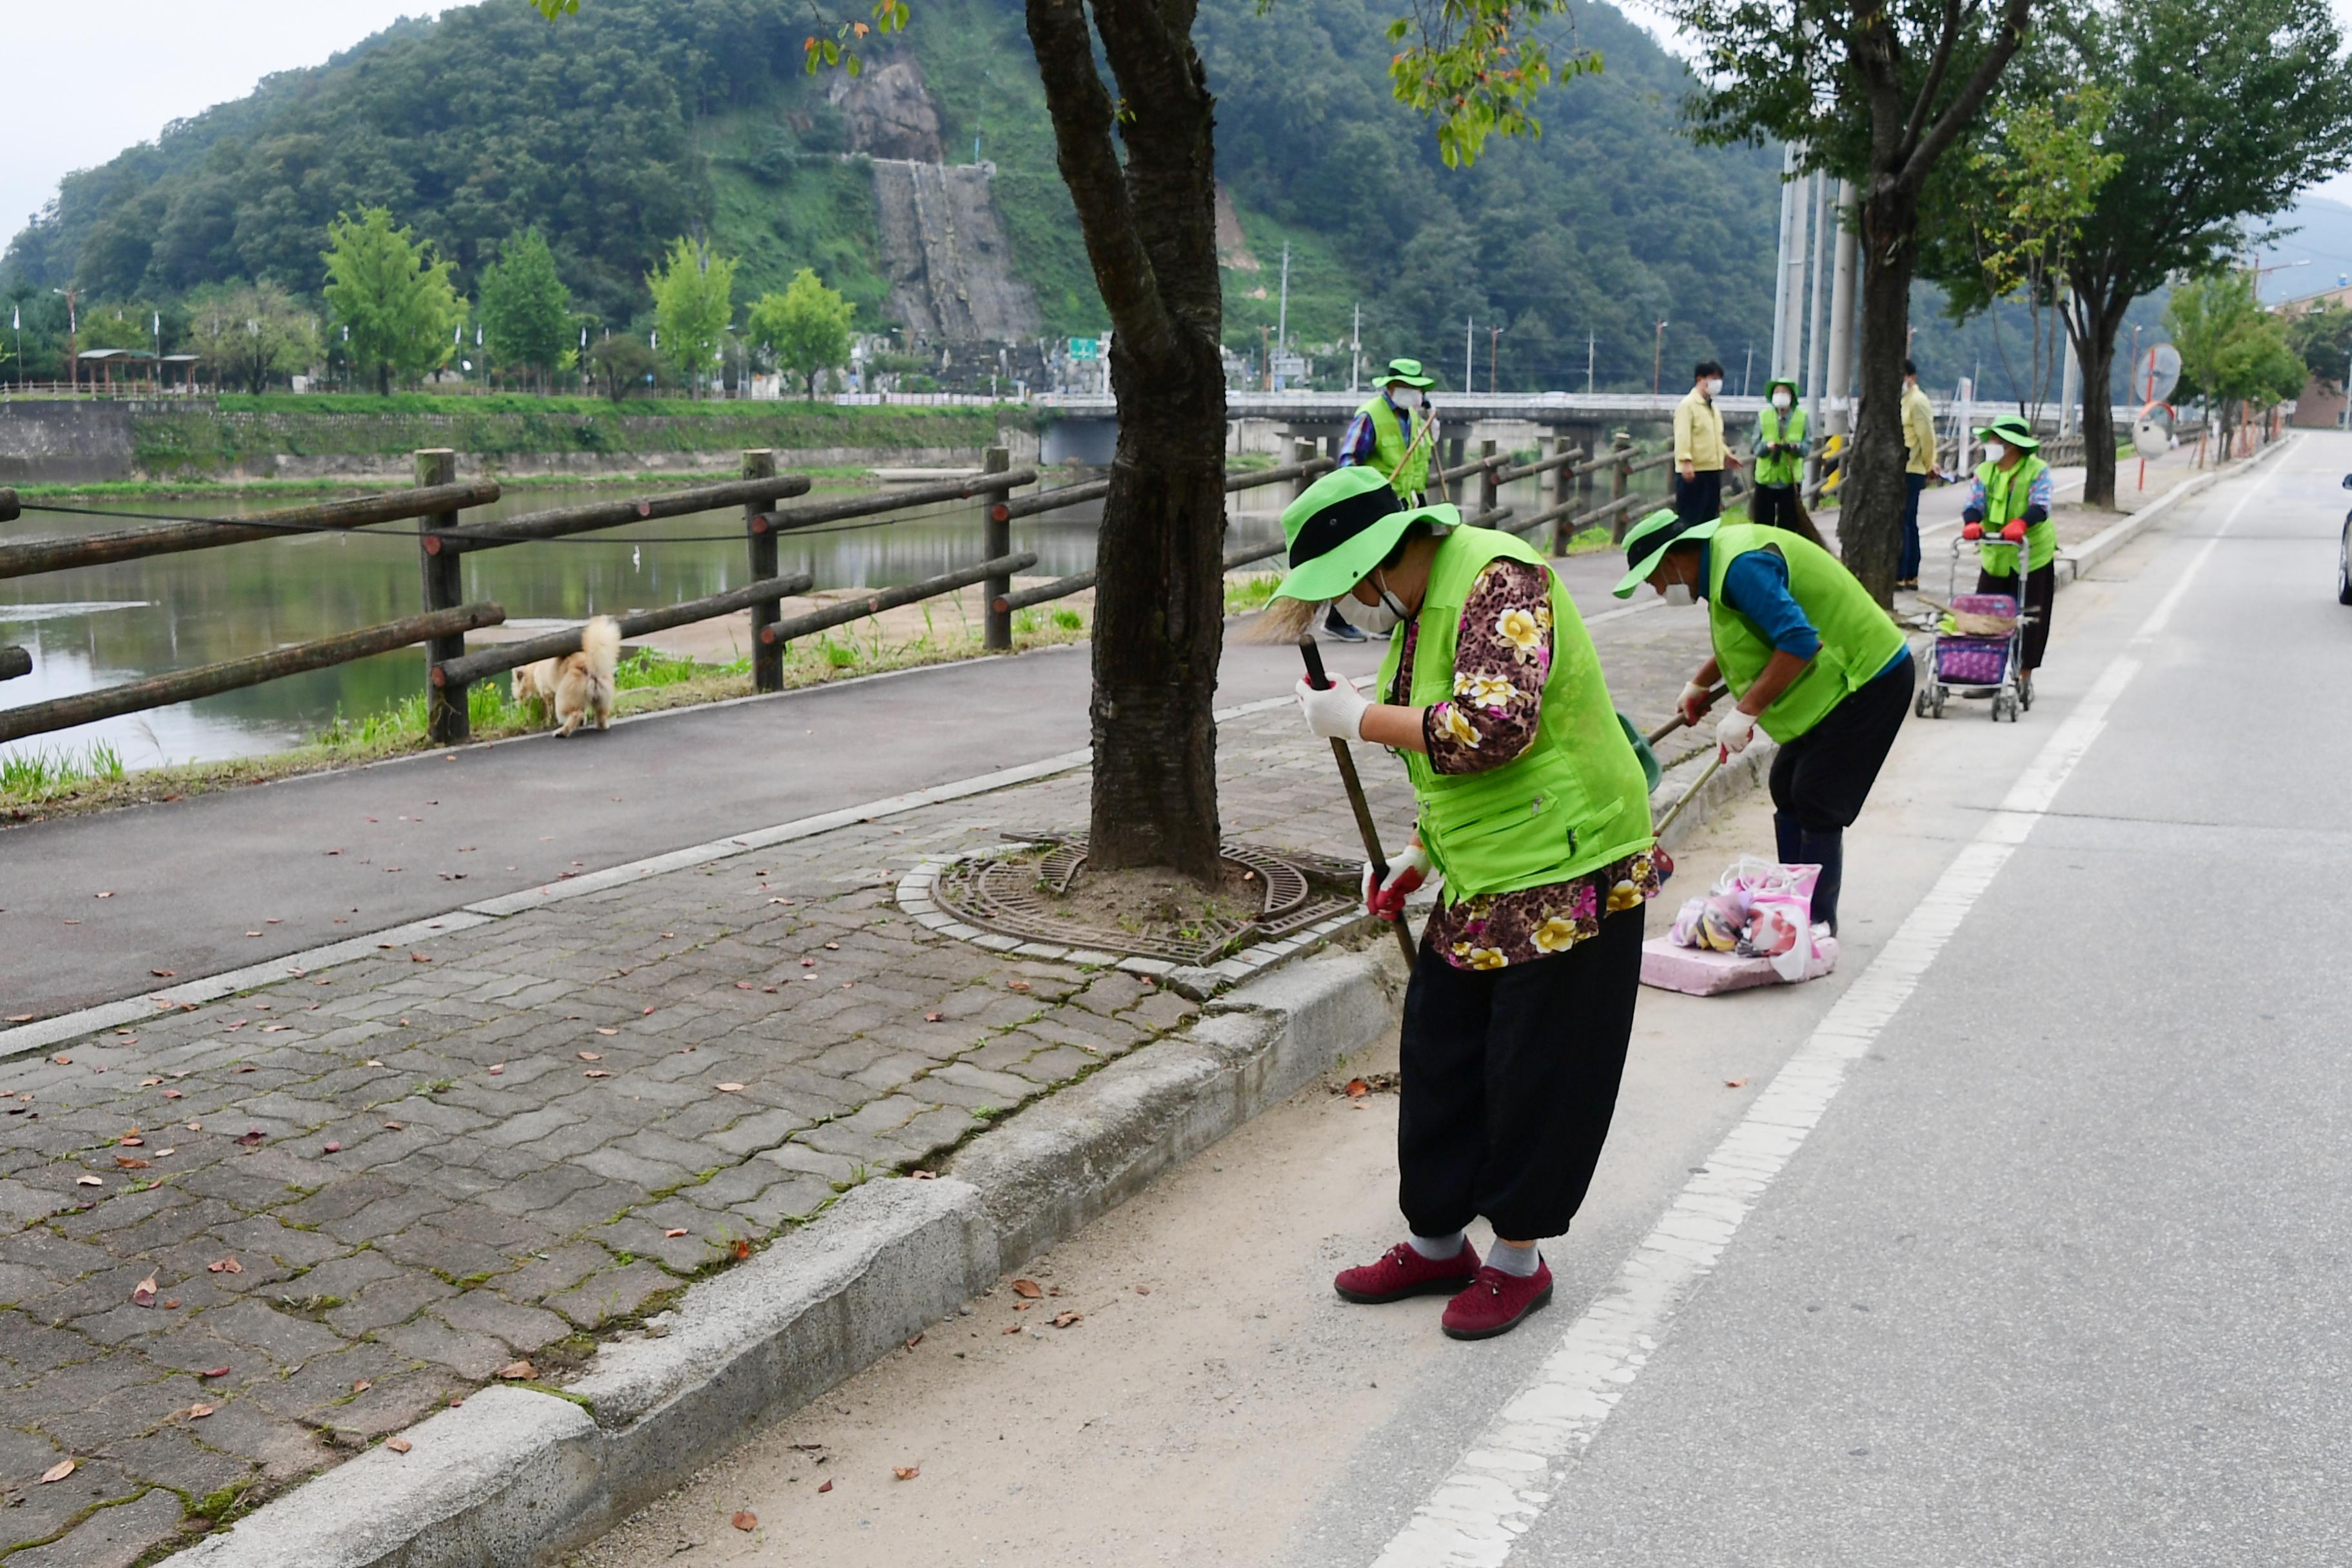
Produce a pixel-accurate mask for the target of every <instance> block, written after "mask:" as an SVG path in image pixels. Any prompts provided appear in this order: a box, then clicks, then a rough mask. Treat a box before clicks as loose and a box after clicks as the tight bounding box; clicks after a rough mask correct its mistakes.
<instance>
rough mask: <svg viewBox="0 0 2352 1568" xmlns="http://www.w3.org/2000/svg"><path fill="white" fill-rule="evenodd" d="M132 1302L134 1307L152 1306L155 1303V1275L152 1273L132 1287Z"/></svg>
mask: <svg viewBox="0 0 2352 1568" xmlns="http://www.w3.org/2000/svg"><path fill="white" fill-rule="evenodd" d="M154 1304H155V1277H154V1276H153V1275H152V1274H150V1275H149V1276H147V1278H146V1279H142V1280H141V1281H139V1283H138V1284H137V1285H135V1286H133V1287H132V1288H131V1305H132V1306H134V1307H152V1306H153V1305H154Z"/></svg>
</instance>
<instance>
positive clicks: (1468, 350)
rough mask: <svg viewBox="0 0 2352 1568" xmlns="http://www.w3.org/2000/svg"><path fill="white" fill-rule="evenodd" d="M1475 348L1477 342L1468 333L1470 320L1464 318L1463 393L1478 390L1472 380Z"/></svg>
mask: <svg viewBox="0 0 2352 1568" xmlns="http://www.w3.org/2000/svg"><path fill="white" fill-rule="evenodd" d="M1477 347H1478V340H1477V339H1476V338H1475V337H1473V336H1472V335H1471V332H1470V318H1469V317H1467V316H1465V317H1463V318H1462V390H1463V391H1464V392H1465V393H1470V392H1475V391H1476V390H1477V389H1478V384H1477V383H1476V382H1475V380H1473V379H1472V372H1473V369H1474V368H1475V364H1476V363H1477V362H1476V360H1475V357H1474V355H1475V352H1476V350H1477Z"/></svg>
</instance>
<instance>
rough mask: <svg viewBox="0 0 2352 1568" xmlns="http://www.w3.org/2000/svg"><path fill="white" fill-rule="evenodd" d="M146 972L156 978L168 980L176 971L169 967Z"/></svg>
mask: <svg viewBox="0 0 2352 1568" xmlns="http://www.w3.org/2000/svg"><path fill="white" fill-rule="evenodd" d="M147 973H150V974H152V975H153V976H154V977H155V978H156V979H158V980H169V979H171V978H172V976H173V974H175V973H178V971H176V970H171V969H151V970H149V971H148V972H147Z"/></svg>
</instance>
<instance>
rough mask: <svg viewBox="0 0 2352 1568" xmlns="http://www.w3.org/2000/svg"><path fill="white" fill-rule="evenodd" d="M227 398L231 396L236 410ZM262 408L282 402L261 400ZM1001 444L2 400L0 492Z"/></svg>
mask: <svg viewBox="0 0 2352 1568" xmlns="http://www.w3.org/2000/svg"><path fill="white" fill-rule="evenodd" d="M236 401H241V400H231V402H232V406H229V407H223V406H222V405H221V402H220V400H215V399H212V398H202V397H172V398H159V399H155V400H152V401H147V402H129V401H125V402H70V401H67V400H63V399H57V400H40V399H9V400H5V401H0V484H75V483H90V482H96V481H103V480H110V479H213V480H221V479H227V480H235V479H352V480H360V481H374V480H394V481H405V480H406V479H408V478H409V477H410V475H411V470H412V462H411V459H410V457H409V454H410V453H412V452H414V451H415V450H416V449H417V448H419V447H451V448H453V449H455V450H456V451H457V453H458V454H459V457H458V471H459V472H460V473H461V474H463V475H466V476H467V477H473V476H477V475H484V474H488V475H493V476H495V475H514V476H524V475H566V476H576V477H578V478H580V479H593V478H595V477H597V476H598V475H602V474H615V473H640V472H656V471H677V472H714V471H722V470H731V469H733V468H735V466H736V464H737V462H738V460H739V459H738V454H739V453H740V452H741V451H742V450H743V449H744V448H746V447H773V448H775V450H776V454H777V460H778V462H779V463H780V464H782V466H784V467H786V468H844V467H858V466H873V467H925V466H930V465H939V464H968V463H977V462H978V461H979V460H980V457H981V453H982V449H983V448H984V447H990V446H995V445H1002V446H1007V447H1011V448H1012V449H1013V462H1014V463H1015V464H1022V463H1027V462H1031V461H1034V459H1035V457H1036V452H1037V437H1036V433H1035V431H1034V429H1033V428H1031V426H1030V424H1029V421H1028V420H1027V419H1026V418H1025V416H1016V417H1014V418H1013V419H1007V418H1006V417H1005V416H1003V415H1002V414H1001V413H1000V412H998V411H994V410H991V409H986V408H974V409H959V408H855V409H847V408H836V407H835V406H834V405H830V404H816V405H810V404H795V403H791V402H783V403H736V404H730V405H721V406H720V407H719V408H715V409H712V410H709V411H707V412H702V411H698V412H696V413H693V414H644V413H631V412H629V411H628V407H627V405H618V406H614V407H609V408H608V407H604V406H598V405H590V406H587V407H584V408H583V407H571V408H551V409H549V410H547V411H543V412H542V411H535V410H523V411H516V410H513V409H511V408H509V409H499V410H495V411H484V412H479V413H475V412H459V413H449V412H441V411H435V412H408V411H401V410H392V411H385V412H372V411H364V410H360V411H355V410H350V409H331V408H325V407H321V408H318V409H316V410H312V409H308V408H301V407H295V408H286V407H263V408H239V407H236V406H234V405H233V404H234V403H235V402H236ZM290 401H294V400H290V399H270V400H268V402H270V403H282V402H290Z"/></svg>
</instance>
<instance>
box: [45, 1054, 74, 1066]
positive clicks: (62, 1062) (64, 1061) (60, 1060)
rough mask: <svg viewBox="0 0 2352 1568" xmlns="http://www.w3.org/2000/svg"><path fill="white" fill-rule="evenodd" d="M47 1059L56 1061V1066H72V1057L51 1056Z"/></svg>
mask: <svg viewBox="0 0 2352 1568" xmlns="http://www.w3.org/2000/svg"><path fill="white" fill-rule="evenodd" d="M49 1060H51V1061H53V1062H55V1063H57V1064H58V1066H59V1067H61V1068H69V1067H71V1066H73V1058H71V1057H51V1058H49Z"/></svg>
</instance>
